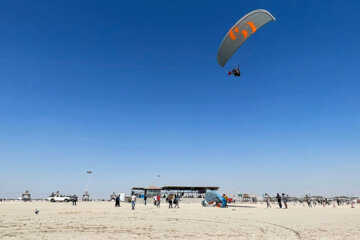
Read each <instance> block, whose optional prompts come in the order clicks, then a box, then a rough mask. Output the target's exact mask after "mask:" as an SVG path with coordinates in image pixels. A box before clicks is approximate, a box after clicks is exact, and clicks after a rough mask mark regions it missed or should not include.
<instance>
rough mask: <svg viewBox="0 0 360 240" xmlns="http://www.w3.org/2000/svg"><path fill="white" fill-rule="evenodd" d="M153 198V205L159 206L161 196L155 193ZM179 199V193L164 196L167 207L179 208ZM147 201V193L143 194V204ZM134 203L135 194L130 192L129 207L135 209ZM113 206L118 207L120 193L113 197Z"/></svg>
mask: <svg viewBox="0 0 360 240" xmlns="http://www.w3.org/2000/svg"><path fill="white" fill-rule="evenodd" d="M153 199H154V205H155V206H156V207H160V202H161V196H160V194H159V195H155V196H154V197H153ZM179 200H180V196H179V195H175V194H170V195H169V196H168V197H167V198H166V202H168V203H169V208H179ZM146 202H147V195H144V205H146ZM135 205H136V194H135V193H132V194H131V209H132V210H135ZM115 207H120V194H119V195H118V196H117V197H116V198H115Z"/></svg>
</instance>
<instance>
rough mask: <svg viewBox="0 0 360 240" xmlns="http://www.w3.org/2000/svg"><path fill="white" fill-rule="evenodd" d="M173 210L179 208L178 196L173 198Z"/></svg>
mask: <svg viewBox="0 0 360 240" xmlns="http://www.w3.org/2000/svg"><path fill="white" fill-rule="evenodd" d="M174 205H175V206H174V208H176V207H177V208H179V196H178V195H175V198H174Z"/></svg>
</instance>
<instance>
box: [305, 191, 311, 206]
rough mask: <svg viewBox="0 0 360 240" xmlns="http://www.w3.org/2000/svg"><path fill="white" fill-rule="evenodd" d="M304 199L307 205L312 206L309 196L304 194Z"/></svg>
mask: <svg viewBox="0 0 360 240" xmlns="http://www.w3.org/2000/svg"><path fill="white" fill-rule="evenodd" d="M305 200H306V203H307V204H308V206H309V207H312V205H311V200H310V198H309V196H308V195H307V194H306V195H305Z"/></svg>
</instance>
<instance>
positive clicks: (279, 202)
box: [276, 193, 282, 208]
mask: <svg viewBox="0 0 360 240" xmlns="http://www.w3.org/2000/svg"><path fill="white" fill-rule="evenodd" d="M276 199H277V201H278V204H279V207H280V208H282V205H281V196H280V194H279V193H277V194H276Z"/></svg>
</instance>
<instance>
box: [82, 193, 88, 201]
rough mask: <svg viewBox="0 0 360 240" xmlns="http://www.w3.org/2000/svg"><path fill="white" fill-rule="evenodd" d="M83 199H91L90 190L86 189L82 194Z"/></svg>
mask: <svg viewBox="0 0 360 240" xmlns="http://www.w3.org/2000/svg"><path fill="white" fill-rule="evenodd" d="M82 200H83V201H90V195H89V192H88V191H86V192H85V193H84V194H83V196H82Z"/></svg>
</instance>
